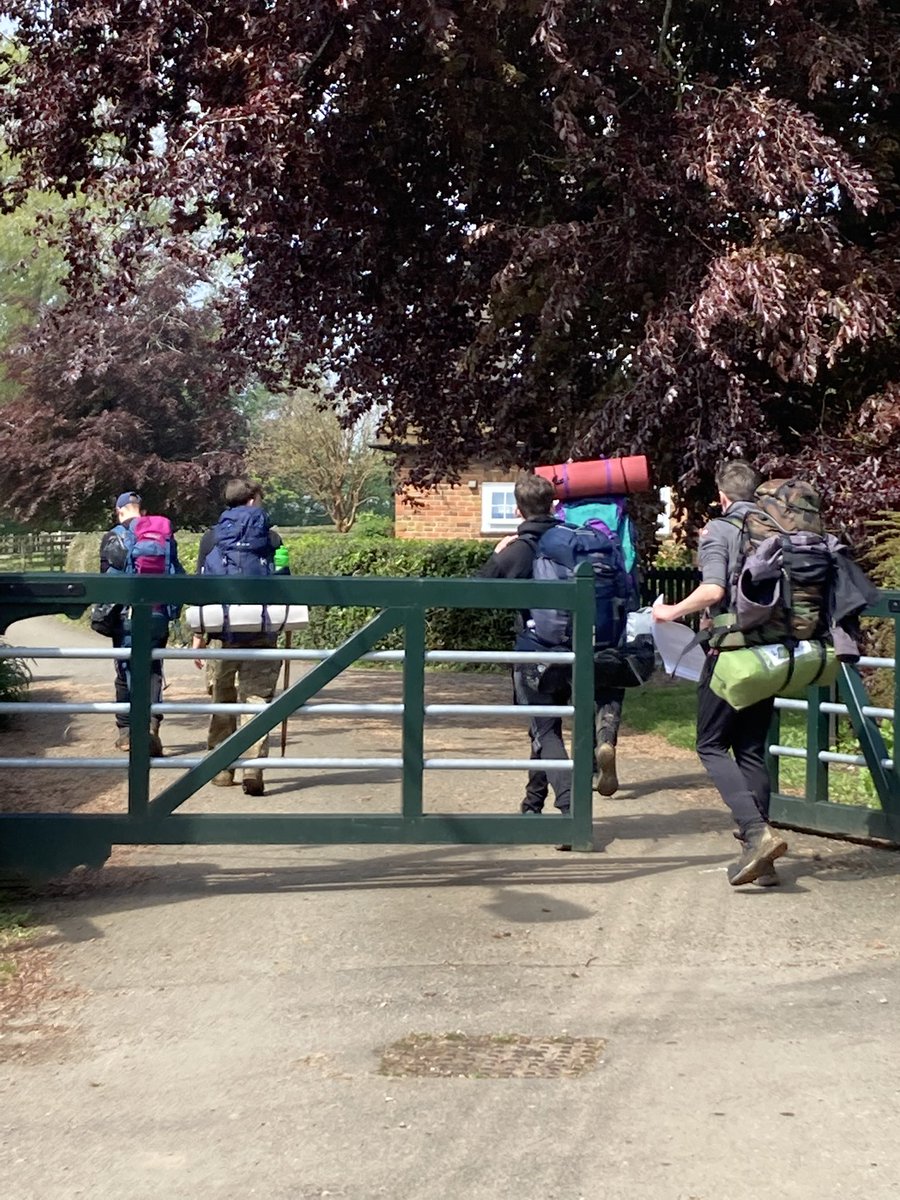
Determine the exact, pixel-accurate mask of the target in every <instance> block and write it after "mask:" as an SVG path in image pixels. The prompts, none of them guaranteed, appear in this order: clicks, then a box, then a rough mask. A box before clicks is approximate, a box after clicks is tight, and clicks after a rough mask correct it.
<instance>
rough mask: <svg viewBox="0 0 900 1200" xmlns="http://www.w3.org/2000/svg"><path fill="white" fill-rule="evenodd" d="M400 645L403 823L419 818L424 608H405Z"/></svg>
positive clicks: (422, 758) (421, 761) (421, 791)
mask: <svg viewBox="0 0 900 1200" xmlns="http://www.w3.org/2000/svg"><path fill="white" fill-rule="evenodd" d="M403 645H404V649H405V650H406V657H405V659H404V662H403V783H402V791H401V804H402V810H403V819H404V820H405V821H418V820H420V819H421V817H422V793H423V786H422V779H423V774H424V769H425V768H424V762H425V730H424V724H425V609H424V608H417V609H413V608H410V609H407V610H406V619H405V622H404V631H403Z"/></svg>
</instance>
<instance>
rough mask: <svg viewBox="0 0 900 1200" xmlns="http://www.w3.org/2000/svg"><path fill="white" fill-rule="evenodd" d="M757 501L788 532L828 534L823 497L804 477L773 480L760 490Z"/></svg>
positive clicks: (758, 489) (760, 486)
mask: <svg viewBox="0 0 900 1200" xmlns="http://www.w3.org/2000/svg"><path fill="white" fill-rule="evenodd" d="M756 504H757V505H758V506H759V507H760V508H761V509H762V511H763V512H764V513H766V514H767V515H768V516H770V517H772V518H773V519H774V520H775V521H776V522H777V523H778V524H779V525H780V526H781V528H782V529H783V530H785V532H787V533H803V532H806V533H818V534H824V532H825V526H824V524H823V522H822V498H821V496H820V495H819V493H818V492H817V491H816V489H815V488H814V487H813V486H812V484H810V483H807V482H806V481H805V480H803V479H769V480H768V481H767V482H766V483H761V484H760V485H759V487H758V488H757V489H756Z"/></svg>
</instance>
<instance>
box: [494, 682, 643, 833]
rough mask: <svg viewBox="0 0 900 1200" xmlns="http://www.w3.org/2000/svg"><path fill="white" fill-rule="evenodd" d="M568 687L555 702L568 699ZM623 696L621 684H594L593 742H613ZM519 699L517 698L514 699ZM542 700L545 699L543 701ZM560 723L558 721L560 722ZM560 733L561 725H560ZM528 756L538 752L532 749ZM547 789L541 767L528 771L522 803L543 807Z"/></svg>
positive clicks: (544, 773)
mask: <svg viewBox="0 0 900 1200" xmlns="http://www.w3.org/2000/svg"><path fill="white" fill-rule="evenodd" d="M569 695H570V693H569V691H568V690H567V691H566V694H565V697H564V699H561V700H557V701H556V703H557V704H568V703H569ZM624 699H625V689H624V688H603V687H596V686H595V687H594V746H595V747H596V746H602V745H603V743H604V742H608V743H609V744H610V745H612V746H615V745H616V743H617V742H618V740H619V726H620V725H621V723H622V702H623V700H624ZM516 703H520V701H518V700H517V701H516ZM545 703H546V701H545ZM561 725H562V723H561V722H560V726H561ZM560 736H562V729H561V728H560ZM531 757H532V758H539V757H540V755H537V754H535V753H534V752H533V751H532V755H531ZM548 791H549V783H548V780H547V774H546V772H545V771H529V772H528V783H527V784H526V785H525V806H526V807H527V808H530V809H532V810H534V811H535V812H540V810H541V809H542V808H543V807H544V802H545V801H546V799H547V795H548Z"/></svg>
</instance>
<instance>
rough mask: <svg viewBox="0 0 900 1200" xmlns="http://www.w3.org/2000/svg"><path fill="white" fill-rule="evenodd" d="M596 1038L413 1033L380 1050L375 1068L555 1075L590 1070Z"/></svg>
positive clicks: (599, 1049)
mask: <svg viewBox="0 0 900 1200" xmlns="http://www.w3.org/2000/svg"><path fill="white" fill-rule="evenodd" d="M605 1046H606V1042H605V1041H604V1040H603V1039H602V1038H576V1037H526V1036H525V1035H524V1034H519V1033H510V1034H490V1033H487V1034H478V1035H475V1036H473V1037H469V1036H468V1035H467V1034H464V1033H434V1034H430V1033H413V1034H410V1036H409V1037H405V1038H403V1039H401V1041H399V1042H394V1043H393V1044H392V1045H390V1046H388V1048H387V1049H386V1050H385V1051H384V1053H383V1054H382V1056H381V1074H382V1075H393V1076H407V1077H409V1076H418V1077H423V1076H424V1077H438V1078H445V1079H453V1078H457V1079H458V1078H460V1077H462V1078H465V1079H561V1078H573V1077H574V1076H577V1075H584V1074H586V1072H588V1071H592V1070H593V1069H594V1067H596V1066H597V1065H598V1063H599V1062H600V1060H601V1057H602V1055H603V1049H604V1047H605Z"/></svg>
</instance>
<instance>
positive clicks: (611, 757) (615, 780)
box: [594, 742, 619, 796]
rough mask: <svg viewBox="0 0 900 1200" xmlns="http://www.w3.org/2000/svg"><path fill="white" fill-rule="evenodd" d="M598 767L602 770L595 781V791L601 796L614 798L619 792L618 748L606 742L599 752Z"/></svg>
mask: <svg viewBox="0 0 900 1200" xmlns="http://www.w3.org/2000/svg"><path fill="white" fill-rule="evenodd" d="M597 766H598V767H599V768H600V770H599V771H598V773H597V775H596V777H595V779H594V791H595V792H599V794H600V795H601V796H614V795H615V794H616V792H617V791H618V790H619V777H618V775H617V774H616V748H615V746H612V745H610V743H609V742H604V743H603V745H602V746H600V748H599V749H598V751H597Z"/></svg>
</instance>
